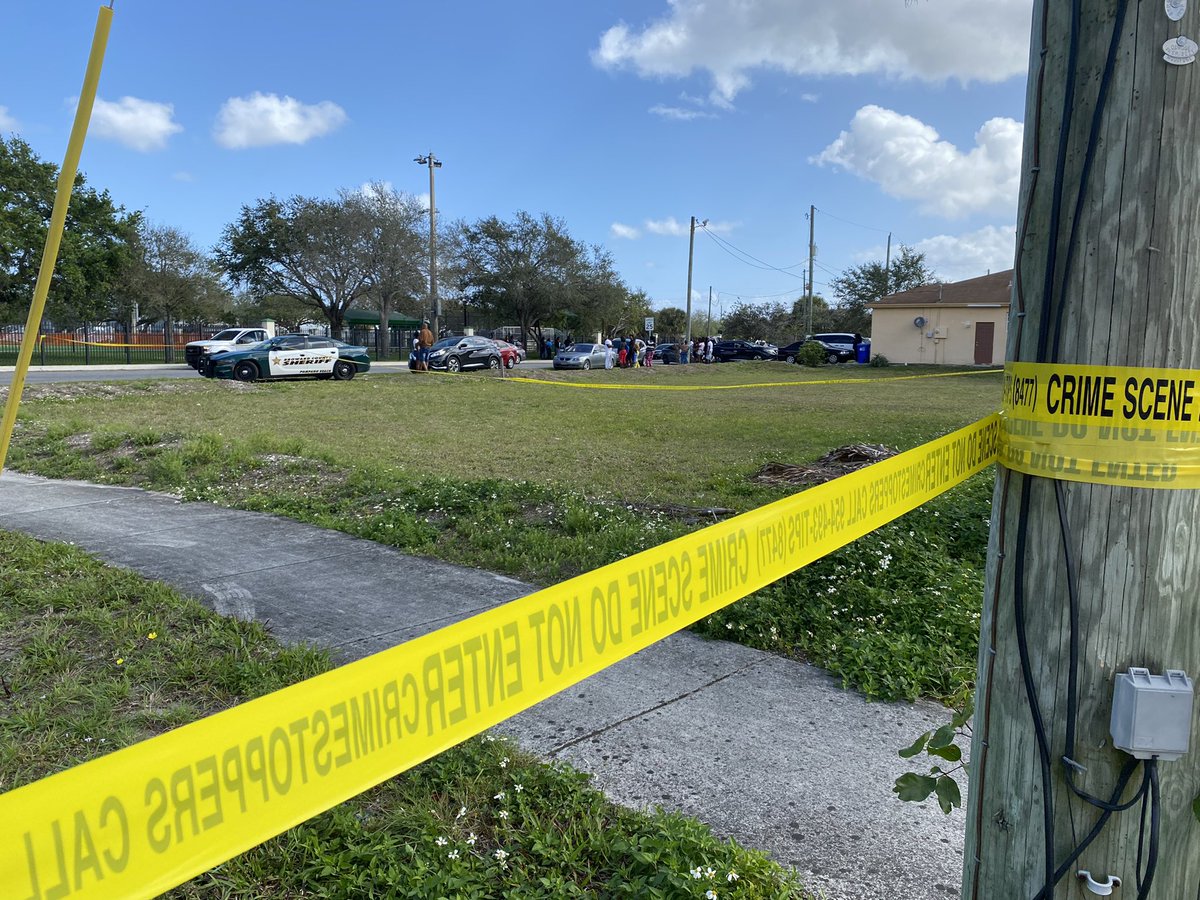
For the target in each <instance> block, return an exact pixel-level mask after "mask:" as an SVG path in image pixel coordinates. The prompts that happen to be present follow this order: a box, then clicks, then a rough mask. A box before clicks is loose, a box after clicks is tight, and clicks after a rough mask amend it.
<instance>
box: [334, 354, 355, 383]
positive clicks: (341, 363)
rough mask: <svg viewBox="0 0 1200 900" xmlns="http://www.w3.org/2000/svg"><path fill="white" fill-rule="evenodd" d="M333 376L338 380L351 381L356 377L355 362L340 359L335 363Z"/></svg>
mask: <svg viewBox="0 0 1200 900" xmlns="http://www.w3.org/2000/svg"><path fill="white" fill-rule="evenodd" d="M333 377H334V378H336V379H337V380H338V381H349V380H350V379H351V378H353V377H354V363H352V362H347V361H346V360H344V359H339V360H338V361H337V362H335V363H334V364H333Z"/></svg>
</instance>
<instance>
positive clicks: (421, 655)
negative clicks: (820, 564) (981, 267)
mask: <svg viewBox="0 0 1200 900" xmlns="http://www.w3.org/2000/svg"><path fill="white" fill-rule="evenodd" d="M1000 433H1001V432H1000V417H999V416H998V415H992V416H988V417H987V418H985V419H982V420H981V421H979V422H976V423H975V424H973V425H969V426H967V427H966V428H962V429H960V430H958V431H955V432H953V433H952V434H949V435H946V436H945V437H942V438H939V439H937V440H934V441H931V442H930V443H928V444H924V445H922V446H920V447H917V448H915V449H913V450H909V451H907V452H905V453H902V454H900V455H898V456H895V457H892V458H891V459H888V460H884V461H882V462H878V463H875V464H874V465H872V466H869V467H868V468H865V469H862V470H860V471H858V472H855V473H852V474H849V475H845V476H843V477H841V478H838V479H836V480H834V481H831V482H828V483H826V484H823V485H819V486H817V487H813V488H809V489H808V490H806V491H803V492H802V493H799V494H795V495H793V496H791V497H787V498H785V499H783V500H779V501H776V502H774V503H771V504H768V505H766V506H763V507H759V508H758V509H755V510H752V511H750V512H747V513H744V514H742V515H739V516H737V517H735V518H732V519H729V520H727V521H725V522H721V523H718V524H715V525H712V526H709V527H707V528H704V529H702V530H700V531H697V532H694V533H692V534H689V535H686V536H684V537H680V538H677V539H675V540H672V541H670V542H668V543H666V544H662V545H660V546H658V547H654V548H652V549H650V550H646V551H644V552H642V553H639V554H636V555H634V556H631V557H628V558H626V559H623V560H620V561H619V562H615V563H612V564H610V565H607V566H604V567H603V568H600V569H597V570H595V571H593V572H589V573H587V574H584V575H581V576H579V577H577V578H573V579H571V580H569V581H566V582H563V583H562V584H559V585H556V586H555V587H551V588H548V589H546V590H542V591H538V592H537V593H534V594H530V595H528V596H526V597H522V598H520V599H517V600H514V601H512V602H510V603H507V604H505V605H503V606H500V607H497V608H496V609H492V610H489V611H487V612H484V613H481V614H479V615H477V616H474V617H472V618H470V619H467V620H465V621H462V622H459V623H457V624H455V625H451V626H448V627H446V628H443V629H441V630H439V631H436V632H433V633H431V634H428V635H425V636H423V637H420V638H417V639H415V640H412V641H409V642H408V643H405V644H402V645H400V646H398V647H394V648H392V649H390V650H385V651H383V652H380V653H377V654H375V655H373V656H370V657H367V658H366V659H362V660H359V661H357V662H354V663H350V664H349V665H346V666H343V667H341V668H339V669H336V670H334V671H332V672H328V673H326V674H324V675H320V676H318V677H316V678H312V679H309V680H308V681H304V682H301V683H299V684H296V685H293V686H291V687H288V688H285V689H283V690H280V691H277V692H275V693H272V694H270V695H268V696H265V697H262V698H259V699H257V700H252V701H249V702H247V703H244V704H242V705H240V706H237V707H235V708H233V709H230V710H227V711H225V712H221V713H218V714H216V715H213V716H211V717H209V718H206V719H202V720H200V721H198V722H195V723H192V724H190V725H186V726H183V727H181V728H178V729H176V730H174V731H171V732H168V733H166V734H163V735H160V736H158V737H155V738H152V739H150V740H147V741H144V742H142V743H139V744H136V745H133V746H131V747H128V748H126V749H124V750H120V751H117V752H115V753H112V754H110V755H108V756H104V757H101V758H98V759H95V760H92V761H90V762H87V763H84V764H82V765H79V766H76V767H74V768H71V769H67V770H66V771H63V772H60V773H58V774H56V775H52V776H50V777H48V778H45V779H43V780H41V781H37V782H34V783H32V784H29V785H26V786H24V787H20V788H17V789H16V790H13V791H10V792H9V793H6V794H3V795H0V822H2V823H3V824H2V825H0V896H2V897H6V898H7V897H15V898H23V900H48V898H58V900H61V898H82V897H95V898H115V897H151V896H155V895H157V894H159V893H161V892H163V891H165V890H168V889H169V888H171V887H174V886H175V885H178V884H181V883H182V882H184V881H186V880H187V879H189V878H191V877H193V876H195V875H197V874H199V873H201V872H204V871H206V870H207V869H209V868H211V867H212V866H214V865H217V864H219V863H221V862H223V861H225V860H227V859H230V858H231V857H233V856H236V855H237V854H239V853H241V852H243V851H245V850H247V849H249V848H251V847H253V846H255V845H257V844H259V843H261V842H263V841H265V840H267V839H268V838H270V837H272V836H274V835H276V834H279V833H280V832H282V831H285V830H286V829H288V828H290V827H292V826H294V825H297V824H299V823H301V822H303V821H305V820H306V819H309V818H311V817H312V816H314V815H317V814H318V813H320V812H322V811H324V810H326V809H329V808H330V807H332V806H335V805H336V804H338V803H341V802H342V801H344V800H346V799H348V798H350V797H352V796H354V795H356V794H358V793H361V792H362V791H364V790H367V789H368V788H370V787H372V786H374V785H376V784H379V783H380V782H382V781H384V780H386V779H388V778H390V777H392V776H394V775H396V774H398V773H400V772H402V771H404V770H406V769H408V768H411V767H412V766H414V765H416V764H418V763H420V762H422V761H423V760H426V759H428V758H430V757H432V756H434V755H436V754H437V753H440V752H441V751H442V750H445V749H447V748H449V747H451V746H453V745H455V744H457V743H459V742H460V741H463V740H465V739H466V738H468V737H471V736H472V735H475V734H478V733H479V732H481V731H484V730H485V729H487V728H489V727H491V726H493V725H496V724H497V723H499V722H502V721H504V720H505V719H508V718H510V717H511V716H513V715H515V714H516V713H518V712H520V711H522V710H524V709H528V708H529V707H531V706H533V705H534V704H536V703H538V702H539V701H541V700H544V699H545V698H546V697H549V696H551V695H552V694H555V693H557V692H559V691H561V690H563V689H565V688H567V687H569V686H570V685H573V684H576V683H578V682H580V681H582V680H583V679H585V678H587V677H588V676H590V675H592V674H594V673H596V672H598V671H600V670H601V669H604V668H606V667H608V666H610V665H612V664H613V663H616V662H617V661H619V660H621V659H624V658H626V657H628V656H630V655H632V654H634V653H636V652H638V651H639V650H642V649H644V648H646V647H648V646H650V645H651V644H653V643H655V642H656V641H659V640H661V639H663V638H665V637H667V636H668V635H670V634H673V633H674V632H676V631H678V630H680V629H682V628H684V627H685V626H687V625H690V624H691V623H693V622H695V621H697V620H698V619H700V618H702V617H704V616H707V615H709V614H710V613H713V612H715V611H717V610H719V609H721V608H722V607H725V606H727V605H729V604H730V603H733V602H734V601H736V600H738V599H740V598H742V597H745V596H746V595H747V594H750V593H752V592H753V591H756V590H758V589H759V588H762V587H764V586H766V585H768V584H770V583H772V582H774V581H776V580H778V579H779V578H781V577H783V576H784V575H787V574H789V573H791V572H794V571H796V570H797V569H799V568H801V567H803V566H805V565H807V564H808V563H810V562H812V561H813V560H816V559H819V558H820V557H822V556H824V555H825V554H827V553H830V552H831V551H833V550H836V549H837V548H839V547H842V546H844V545H845V544H848V543H850V542H851V541H853V540H855V539H857V538H859V537H861V536H863V535H865V534H867V533H869V532H871V531H873V530H875V529H877V528H879V527H880V526H881V525H883V524H885V523H887V522H889V521H891V520H893V519H895V518H896V517H898V516H900V515H902V514H904V513H906V512H908V511H910V510H912V509H914V508H916V507H917V506H919V505H921V504H922V503H925V502H926V501H928V500H930V499H931V498H933V497H935V496H937V495H938V494H940V493H942V492H943V491H945V490H947V489H948V488H950V487H953V486H954V485H956V484H959V483H960V482H962V481H963V480H965V479H966V478H968V477H970V476H971V475H973V474H975V473H976V472H979V471H981V470H982V469H984V468H985V467H986V466H988V465H989V464H991V463H992V462H993V461H995V459H996V455H997V452H998V443H999V439H1000Z"/></svg>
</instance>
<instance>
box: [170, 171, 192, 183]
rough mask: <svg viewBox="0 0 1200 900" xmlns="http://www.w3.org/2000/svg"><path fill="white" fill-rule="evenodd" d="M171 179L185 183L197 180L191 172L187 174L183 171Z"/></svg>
mask: <svg viewBox="0 0 1200 900" xmlns="http://www.w3.org/2000/svg"><path fill="white" fill-rule="evenodd" d="M171 177H172V178H174V179H175V180H176V181H183V182H192V181H195V180H196V176H195V175H193V174H192V173H191V172H185V171H182V170H181V171H179V172H176V173H175V174H174V175H172V176H171Z"/></svg>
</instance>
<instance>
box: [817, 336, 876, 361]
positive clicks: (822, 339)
mask: <svg viewBox="0 0 1200 900" xmlns="http://www.w3.org/2000/svg"><path fill="white" fill-rule="evenodd" d="M808 340H810V341H815V342H816V343H818V344H820V345H821V347H822V348H823V349H824V350H825V362H827V363H829V364H830V365H833V364H834V363H840V362H854V359H855V356H856V354H857V352H858V351H857V345H859V344H865V345H866V346H867V353H868V355H870V347H871V341H870V339H869V338H865V337H863V336H862V335H861V334H852V333H850V332H848V331H831V332H825V333H824V334H810V335H809V336H808Z"/></svg>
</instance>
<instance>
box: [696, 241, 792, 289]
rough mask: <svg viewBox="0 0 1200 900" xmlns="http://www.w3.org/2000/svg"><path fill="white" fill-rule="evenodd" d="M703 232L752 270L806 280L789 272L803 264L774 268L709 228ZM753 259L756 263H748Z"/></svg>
mask: <svg viewBox="0 0 1200 900" xmlns="http://www.w3.org/2000/svg"><path fill="white" fill-rule="evenodd" d="M703 230H704V233H705V234H706V235H708V237H709V238H710V239H711V240H712V241H713V242H714V243H715V244H716V245H717V246H718V247H720V248H721V249H722V250H723V251H725V252H726V253H728V254H729V255H730V256H732V257H733V258H734V259H736V260H737V261H738V262H740V263H743V264H744V265H747V266H750V267H751V268H754V269H765V270H770V271H773V272H782V273H783V274H785V275H790V276H791V277H792V278H798V279H800V280H801V281H803V280H804V276H803V275H797V274H796V273H795V272H791V271H789V269H794V268H795V267H796V266H799V265H802V263H796V264H795V265H792V266H789V267H786V268H785V267H783V266H773V265H771V264H770V263H769V262H765V261H764V260H761V259H759V258H758V257H757V256H754V255H753V254H750V253H747V252H746V251H745V250H742V249H739V248H738V247H736V246H734V245H733V244H731V243H730V242H729V241H726V240H724V239H723V238H718V237H717V236H716V235H715V234H713V233H712V232H711V231H709V230H708V229H707V228H705V229H703ZM736 254H741V256H744V257H746V258H747V259H742V258H741V257H740V256H738V255H736ZM751 259H752V260H754V262H749V261H748V260H751ZM756 264H757V265H756Z"/></svg>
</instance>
